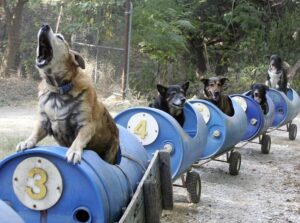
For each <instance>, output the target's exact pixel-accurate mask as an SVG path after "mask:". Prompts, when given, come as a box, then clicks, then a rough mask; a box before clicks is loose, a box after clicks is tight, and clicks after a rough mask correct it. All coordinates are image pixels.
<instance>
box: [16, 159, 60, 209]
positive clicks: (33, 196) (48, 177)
mask: <svg viewBox="0 0 300 223" xmlns="http://www.w3.org/2000/svg"><path fill="white" fill-rule="evenodd" d="M12 183H13V189H14V193H15V195H16V196H17V197H18V199H19V201H20V202H21V203H22V204H23V205H25V206H26V207H28V208H30V209H32V210H36V211H37V210H46V209H49V208H50V207H52V206H53V205H54V204H55V203H56V202H57V201H58V200H59V199H60V197H61V195H62V192H63V182H62V177H61V175H60V172H59V170H58V168H57V167H56V166H55V165H54V164H53V163H52V162H51V161H50V160H48V159H46V158H44V157H38V156H36V157H29V158H27V159H24V160H23V161H21V162H20V163H19V164H18V165H17V167H16V168H15V171H14V174H13V177H12Z"/></svg>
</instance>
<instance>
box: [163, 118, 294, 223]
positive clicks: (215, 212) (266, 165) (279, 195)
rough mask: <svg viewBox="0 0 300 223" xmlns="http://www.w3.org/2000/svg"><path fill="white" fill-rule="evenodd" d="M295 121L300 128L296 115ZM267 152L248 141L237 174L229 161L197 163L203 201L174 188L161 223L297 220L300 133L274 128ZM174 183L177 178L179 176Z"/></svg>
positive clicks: (241, 150) (242, 152)
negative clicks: (171, 207)
mask: <svg viewBox="0 0 300 223" xmlns="http://www.w3.org/2000/svg"><path fill="white" fill-rule="evenodd" d="M294 122H295V123H296V124H297V126H298V129H299V128H300V116H298V117H297V118H296V119H295V120H294ZM270 135H271V140H272V144H271V151H270V154H268V155H264V154H262V153H261V152H260V145H258V144H252V143H251V144H247V145H246V146H245V147H244V148H242V149H240V150H239V152H240V153H241V154H242V165H241V170H240V173H239V175H238V176H231V175H229V174H228V164H226V163H220V162H210V163H208V164H206V165H205V166H203V167H201V168H200V169H197V171H198V172H199V174H200V176H201V180H202V195H201V201H200V203H198V204H189V203H188V202H187V198H186V190H185V189H182V188H174V199H175V206H174V210H173V211H164V212H163V218H162V222H163V223H171V222H172V223H177V222H178V223H179V222H180V223H181V222H205V223H206V222H215V223H219V222H226V223H227V222H228V223H233V222H247V223H248V222H251V223H252V222H253V223H258V222H268V223H271V222H272V223H273V222H280V223H281V222H282V223H284V222H289V223H292V222H293V223H296V222H300V138H299V134H298V138H296V140H294V141H290V140H289V139H288V133H287V132H281V131H274V132H272V133H270ZM178 183H180V182H179V181H178Z"/></svg>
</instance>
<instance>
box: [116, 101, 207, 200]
mask: <svg viewBox="0 0 300 223" xmlns="http://www.w3.org/2000/svg"><path fill="white" fill-rule="evenodd" d="M184 112H185V122H184V126H183V127H181V126H180V125H179V124H178V122H177V121H176V120H175V119H174V118H173V117H172V116H171V115H169V114H168V113H166V112H164V111H161V110H158V109H155V108H149V107H137V108H131V109H127V110H124V111H123V112H121V113H119V114H118V115H117V116H116V117H115V121H116V122H117V123H118V124H119V125H122V126H124V127H126V128H127V129H128V130H129V131H131V132H132V133H134V134H135V135H136V136H137V138H138V139H139V140H140V141H141V143H142V144H143V146H144V147H145V149H146V151H147V154H148V157H149V158H150V157H152V156H153V154H154V153H155V151H157V150H164V151H168V152H169V153H170V162H171V164H170V165H171V175H172V180H173V181H175V180H176V179H177V178H179V177H181V176H182V175H183V174H185V175H184V178H185V184H184V187H186V188H187V191H188V197H189V200H190V201H191V202H193V203H197V202H199V199H200V194H201V179H200V176H199V174H198V173H197V172H195V171H193V170H192V165H193V163H195V162H196V161H197V160H198V159H199V157H200V156H201V154H202V152H203V149H204V147H205V146H206V143H207V127H206V125H205V122H204V120H203V118H202V116H201V115H200V113H199V112H197V111H196V110H195V108H194V107H193V106H192V105H191V104H190V103H186V104H185V107H184Z"/></svg>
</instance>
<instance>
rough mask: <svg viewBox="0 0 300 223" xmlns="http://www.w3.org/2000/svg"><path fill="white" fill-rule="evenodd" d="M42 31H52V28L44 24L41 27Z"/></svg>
mask: <svg viewBox="0 0 300 223" xmlns="http://www.w3.org/2000/svg"><path fill="white" fill-rule="evenodd" d="M41 29H42V31H49V30H50V26H49V25H48V24H43V25H42V27H41Z"/></svg>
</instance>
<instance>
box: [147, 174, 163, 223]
mask: <svg viewBox="0 0 300 223" xmlns="http://www.w3.org/2000/svg"><path fill="white" fill-rule="evenodd" d="M143 191H144V199H145V215H146V223H159V222H160V213H161V208H160V200H159V192H158V187H157V183H156V181H155V180H146V181H145V183H144V188H143Z"/></svg>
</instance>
